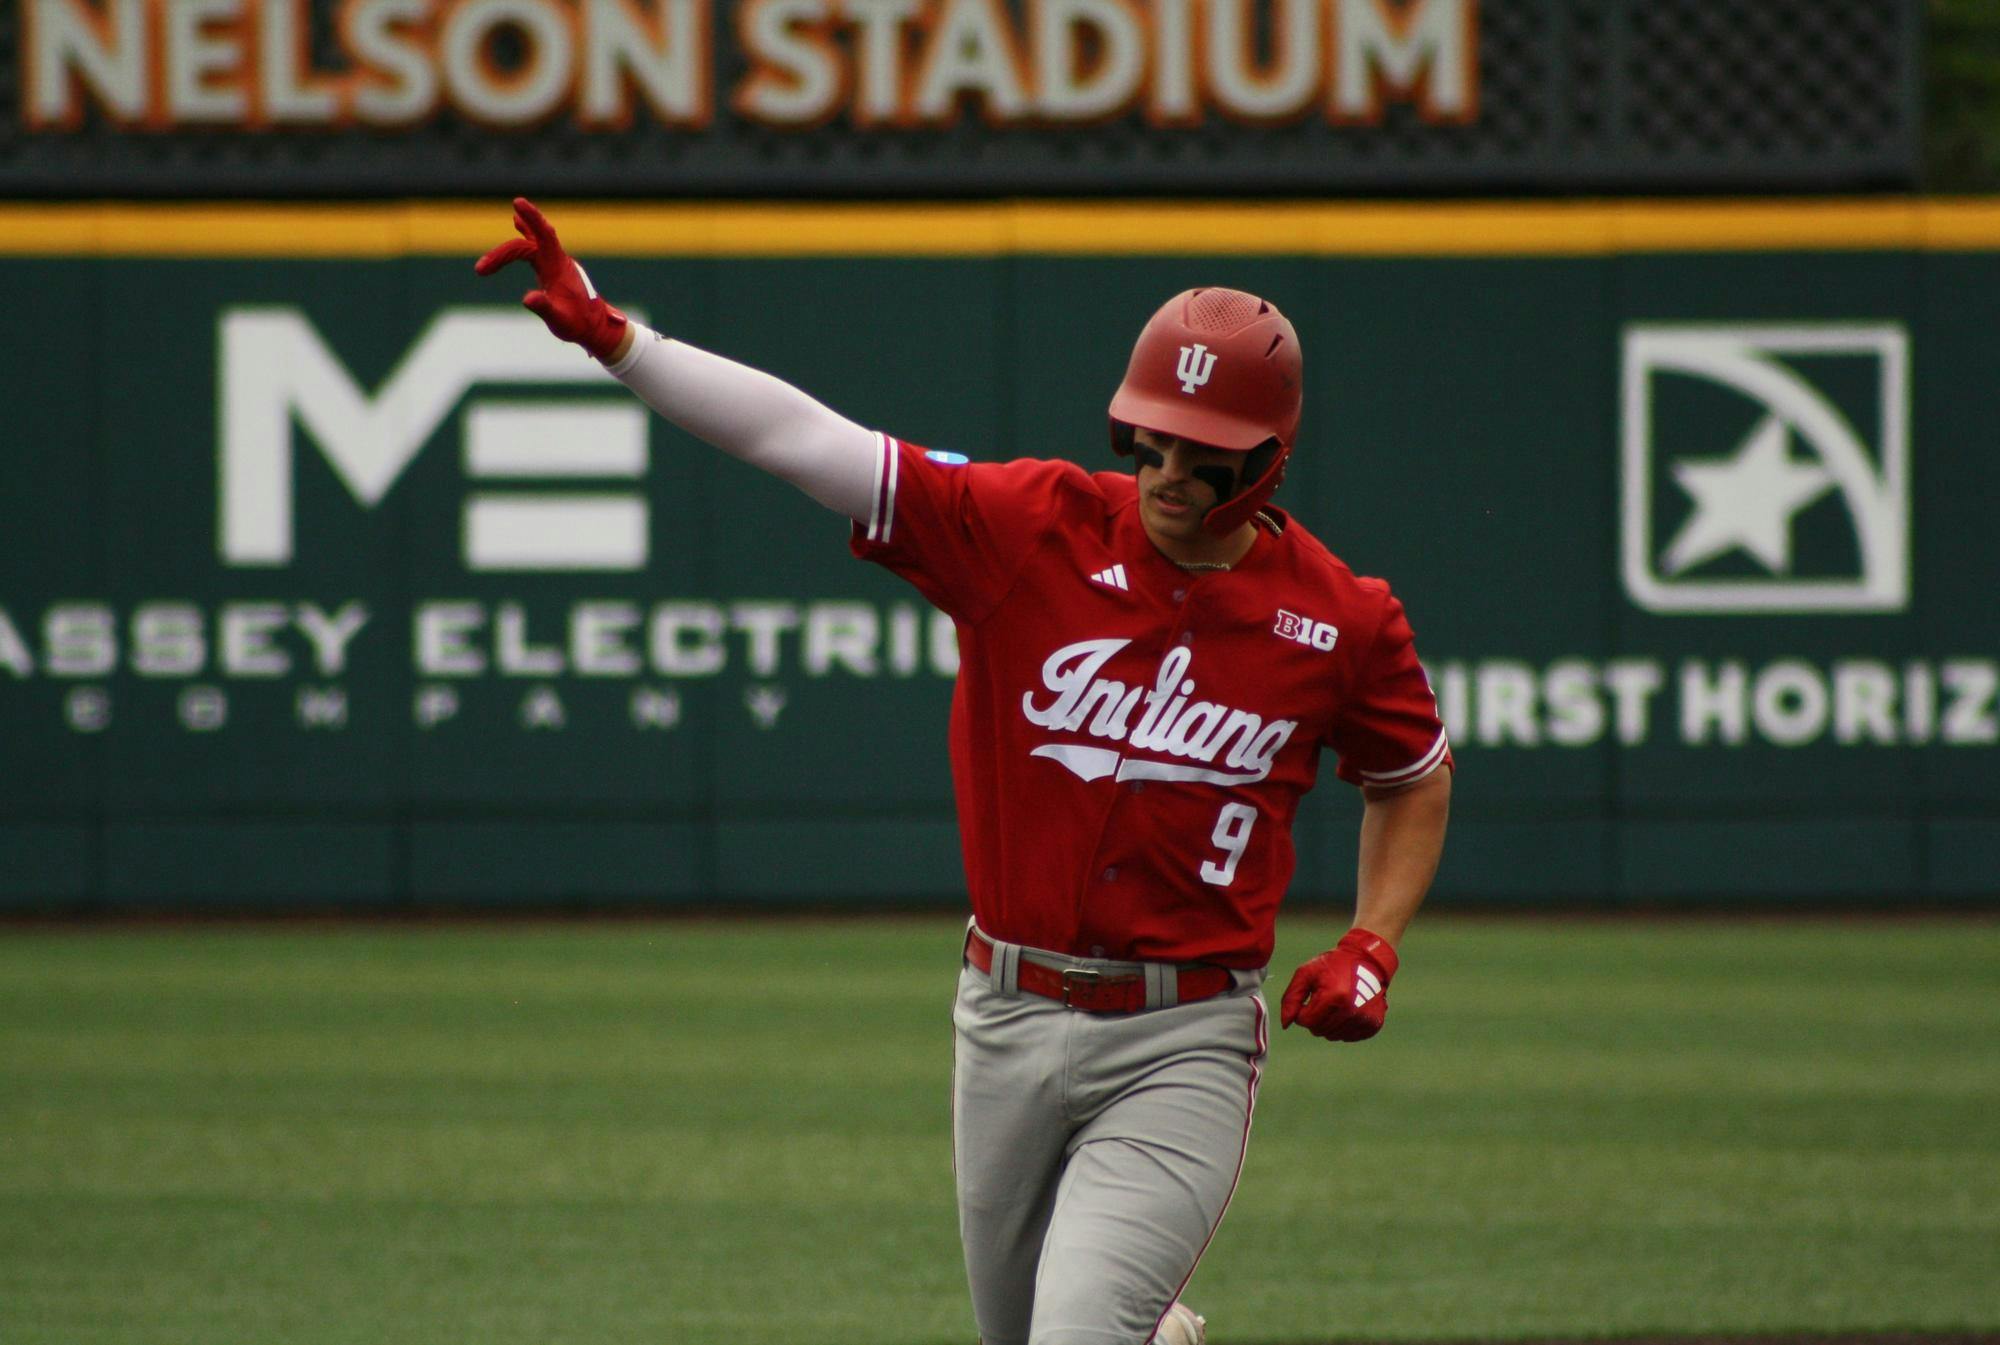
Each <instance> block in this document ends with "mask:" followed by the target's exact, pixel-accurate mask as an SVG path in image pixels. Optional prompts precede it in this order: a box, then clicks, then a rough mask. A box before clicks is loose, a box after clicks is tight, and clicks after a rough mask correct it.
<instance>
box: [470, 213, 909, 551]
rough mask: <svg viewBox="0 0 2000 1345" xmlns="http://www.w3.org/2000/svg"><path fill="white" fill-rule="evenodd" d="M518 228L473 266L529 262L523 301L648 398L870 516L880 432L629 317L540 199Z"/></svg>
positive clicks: (722, 444) (700, 432)
mask: <svg viewBox="0 0 2000 1345" xmlns="http://www.w3.org/2000/svg"><path fill="white" fill-rule="evenodd" d="M514 227H515V229H516V230H517V231H519V233H520V235H521V236H520V237H519V238H514V239H509V240H508V241H507V242H505V243H502V244H501V245H500V246H499V247H496V248H494V249H493V250H492V251H491V252H489V253H487V254H486V255H485V256H484V257H481V258H480V259H479V261H478V264H477V265H476V266H475V268H474V269H475V270H477V271H478V272H479V274H480V275H483V276H484V275H492V274H493V273H494V272H496V271H498V270H500V269H501V268H502V267H504V266H508V265H510V264H511V263H513V262H517V261H525V262H528V263H530V264H531V265H533V267H534V268H535V278H536V280H537V281H538V282H539V288H537V289H534V290H531V291H529V293H528V294H527V296H526V297H525V298H523V299H522V301H521V302H522V304H523V305H525V306H526V307H527V308H529V309H531V310H532V311H533V312H534V313H535V314H536V315H537V316H539V317H540V318H541V319H542V321H543V322H545V323H547V324H548V328H549V330H550V331H551V332H553V333H555V334H556V335H557V336H559V337H561V338H562V339H563V340H565V341H572V342H575V343H576V344H577V345H580V346H582V347H583V348H584V349H585V350H587V351H589V352H590V354H591V355H593V356H595V357H596V358H597V359H599V360H602V361H604V363H605V365H606V367H608V368H609V369H610V371H611V372H612V373H613V374H614V375H616V376H617V377H618V378H619V379H620V380H621V381H622V382H623V383H624V384H625V386H627V387H629V388H631V389H632V391H633V392H635V393H637V394H638V395H639V397H640V398H641V399H642V400H644V401H645V403H646V404H647V405H648V406H650V407H652V408H653V409H654V410H655V411H657V412H659V413H660V414H661V415H662V416H664V417H666V418H667V419H668V420H670V421H672V422H673V423H674V424H676V425H678V426H680V427H681V428H682V429H684V430H686V431H687V432H688V433H690V434H692V435H694V436H695V437H696V438H698V439H703V440H706V441H707V442H709V443H711V444H713V445H715V446H716V447H717V448H719V449H721V450H722V451H723V452H725V453H727V454H729V455H731V456H732V457H737V458H741V459H743V461H745V462H747V463H749V464H750V465H751V466H753V467H758V468H761V469H763V470H764V471H767V472H770V473H771V474H772V475H774V476H778V477H781V478H783V479H784V480H786V481H789V482H791V483H792V484H793V485H795V486H797V487H798V488H799V489H800V490H802V491H804V492H805V493H806V494H808V495H810V496H812V498H813V499H815V500H818V501H819V502H820V503H821V504H823V505H825V506H826V507H827V508H829V509H832V510H834V511H836V512H838V513H842V514H845V515H847V516H848V517H849V518H851V519H856V520H858V521H860V522H866V521H867V520H868V515H869V510H870V508H871V506H872V504H873V502H874V495H875V469H876V464H877V462H878V461H879V460H880V459H879V454H878V452H877V448H876V439H875V435H874V434H873V432H871V431H869V430H865V429H863V428H862V427H861V426H859V425H857V424H855V423H854V422H853V421H851V420H848V419H847V418H846V417H844V416H842V415H839V414H838V413H836V412H834V411H831V410H829V409H828V408H826V407H825V406H822V405H821V404H820V403H818V402H816V401H814V400H813V399H812V398H811V397H808V396H807V395H806V394H805V393H803V392H800V391H799V390H798V389H797V388H795V387H792V386H791V385H790V384H789V383H786V382H784V381H782V380H781V379H777V378H773V377H772V376H771V375H769V374H766V373H762V372H760V371H759V370H756V369H752V368H750V367H749V366H747V365H742V364H738V363H736V362H735V361H733V360H727V359H724V358H722V357H721V356H720V355H711V354H709V353H708V352H707V351H705V350H700V349H697V348H696V347H694V346H690V345H688V344H686V343H685V342H681V341H675V340H670V339H668V338H665V337H662V336H660V335H659V334H658V333H656V332H653V331H651V330H650V329H648V328H646V327H643V326H641V325H640V324H638V323H636V322H632V321H631V320H629V319H628V318H626V316H625V315H624V314H623V313H621V312H619V311H618V310H617V309H616V308H613V307H612V306H611V305H610V304H608V303H606V302H605V301H604V300H603V299H602V298H600V297H599V296H598V293H597V291H596V289H595V288H593V287H592V286H591V283H590V277H589V276H588V275H586V274H585V273H584V270H583V268H582V267H581V266H579V265H578V264H577V263H576V262H575V261H574V260H572V259H571V258H570V256H569V254H568V253H566V252H564V251H563V246H562V243H561V242H560V240H558V239H557V237H556V231H555V228H554V226H553V225H551V224H550V223H549V222H548V220H547V219H545V218H543V216H542V213H541V211H539V210H537V209H536V208H535V206H534V203H533V202H531V201H529V200H527V199H525V198H521V197H517V198H515V201H514Z"/></svg>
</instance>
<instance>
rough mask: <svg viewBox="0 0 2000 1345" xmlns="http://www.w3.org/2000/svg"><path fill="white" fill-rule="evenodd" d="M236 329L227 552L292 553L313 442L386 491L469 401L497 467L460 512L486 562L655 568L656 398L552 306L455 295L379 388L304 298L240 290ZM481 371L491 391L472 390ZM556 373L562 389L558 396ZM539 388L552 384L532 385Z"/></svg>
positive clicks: (469, 450) (465, 554) (270, 558)
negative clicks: (291, 301) (537, 310)
mask: <svg viewBox="0 0 2000 1345" xmlns="http://www.w3.org/2000/svg"><path fill="white" fill-rule="evenodd" d="M218 346H219V349H218V355H219V359H220V363H221V380H220V381H221V402H222V405H221V406H220V407H219V408H218V412H219V414H218V416H217V420H218V422H219V424H220V429H221V434H220V438H221V443H220V447H219V455H218V456H219V463H218V470H219V473H220V482H219V490H218V498H219V501H220V505H221V518H220V519H219V527H218V532H219V539H218V540H219V544H220V550H221V553H222V559H223V562H224V563H225V564H227V565H230V566H244V567H282V566H287V565H290V564H291V563H292V561H293V558H294V555H295V553H296V550H297V543H296V535H297V534H296V526H295V523H294V518H293V515H294V511H295V505H296V503H297V500H296V488H295V475H296V474H295V471H294V458H295V456H296V455H297V454H298V452H300V451H301V448H302V446H303V445H307V444H309V445H310V446H311V447H313V448H316V449H317V450H318V451H319V452H320V454H321V455H323V456H324V458H325V459H326V463H327V465H328V466H329V467H331V469H332V471H333V474H334V476H336V477H337V478H338V479H339V480H340V482H341V484H342V485H344V486H345V487H346V488H347V492H348V493H349V494H350V495H351V496H352V497H353V500H354V502H355V503H356V504H358V505H359V506H360V507H361V508H362V509H373V508H374V507H375V506H376V505H378V504H380V503H381V502H382V500H383V498H384V497H386V496H387V495H388V493H389V489H390V487H392V486H393V485H395V484H396V482H397V480H398V479H399V478H401V477H402V476H403V474H404V472H405V470H406V469H407V468H408V467H409V466H410V464H411V462H412V461H413V460H414V459H415V458H416V456H417V454H418V453H419V452H420V451H422V450H423V448H424V447H425V445H426V444H428V443H429V442H430V441H431V439H432V438H433V436H435V435H436V434H437V433H438V432H439V431H440V430H441V429H444V428H446V427H447V424H448V422H450V421H451V420H452V418H453V416H454V413H456V412H458V411H459V410H460V408H461V407H463V410H464V414H463V415H460V416H458V417H457V426H458V429H459V432H460V439H461V450H462V459H461V461H462V466H463V471H464V473H465V475H466V476H467V477H468V478H471V479H473V480H476V481H478V482H480V483H481V488H480V489H477V490H471V491H468V492H467V494H466V496H465V499H464V503H463V506H462V512H461V515H460V537H461V543H460V550H461V554H462V558H463V560H464V564H465V567H466V568H467V569H468V570H480V571H517V572H518V571H595V572H600V573H601V572H607V571H609V572H631V571H636V570H642V569H644V568H645V566H646V560H647V554H648V537H649V518H648V509H647V500H646V496H645V492H644V490H643V487H642V484H641V483H642V480H643V478H644V477H645V475H646V469H647V459H648V451H647V437H648V423H649V422H648V416H647V413H646V409H645V408H644V407H642V406H639V405H638V404H636V403H635V402H634V401H633V400H632V399H631V398H630V397H629V396H626V395H624V393H623V391H622V389H620V388H619V387H618V386H617V384H616V383H615V382H614V381H613V380H612V378H611V377H610V375H609V374H607V373H605V372H604V369H603V367H602V366H601V365H599V364H598V363H597V362H596V361H594V360H584V359H578V358H577V354H576V351H575V350H574V349H572V348H570V347H568V346H566V345H564V344H563V343H562V342H560V341H554V340H551V339H550V338H549V335H548V333H547V332H546V331H544V330H543V329H542V325H541V323H540V322H539V321H538V320H537V319H535V318H534V317H532V316H530V315H528V314H526V313H517V312H514V311H512V310H510V309H496V308H451V309H446V310H445V311H443V312H442V313H440V314H439V315H438V316H437V317H436V318H435V319H434V320H433V321H432V322H431V323H430V325H429V326H428V327H426V328H425V329H424V331H423V332H422V333H421V334H420V335H419V336H418V337H417V340H416V343H415V344H414V345H412V346H411V347H410V348H409V350H408V351H407V352H405V354H404V355H403V357H402V359H401V361H400V362H399V363H397V365H396V366H395V368H393V369H392V370H391V371H390V372H389V374H388V376H387V377H386V378H384V379H383V380H382V382H381V384H380V385H379V386H378V387H377V388H376V389H375V390H374V391H373V392H372V393H370V392H369V391H367V390H366V389H365V388H363V387H362V386H361V385H360V383H358V382H357V381H356V379H355V378H354V377H353V376H352V375H351V373H350V372H349V370H348V367H347V365H346V364H345V363H343V362H342V360H341V358H340V356H339V355H338V354H336V353H335V352H334V351H333V350H331V349H329V348H328V346H327V344H326V342H325V341H324V340H322V339H321V336H320V333H319V332H318V330H317V329H316V328H315V327H314V326H313V323H312V321H311V319H309V318H307V317H306V315H305V314H304V313H302V312H300V311H298V310H297V309H295V308H262V307H242V308H231V309H229V310H227V311H225V312H224V313H223V315H222V320H221V330H220V333H219V340H218ZM481 385H485V387H486V388H487V389H488V390H489V395H483V396H472V397H471V398H470V399H469V400H468V395H469V394H472V393H473V392H474V389H475V388H478V387H480V386H481ZM550 389H561V390H562V391H561V394H560V395H559V396H555V397H550V396H548V395H547V391H548V390H550ZM531 390H533V391H538V392H541V393H542V395H541V396H539V397H534V398H532V399H531V398H529V397H526V396H524V395H523V394H524V393H528V392H530V391H531ZM493 393H498V394H501V395H497V396H496V395H491V394H493ZM509 394H511V395H509ZM295 431H296V432H295Z"/></svg>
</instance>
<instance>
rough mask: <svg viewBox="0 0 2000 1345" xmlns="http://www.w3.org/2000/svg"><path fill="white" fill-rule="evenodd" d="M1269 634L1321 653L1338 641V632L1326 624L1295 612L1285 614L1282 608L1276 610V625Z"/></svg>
mask: <svg viewBox="0 0 2000 1345" xmlns="http://www.w3.org/2000/svg"><path fill="white" fill-rule="evenodd" d="M1271 632H1272V634H1274V635H1282V636H1284V637H1285V638H1286V639H1287V640H1290V641H1292V642H1294V643H1295V644H1302V645H1304V646H1305V647H1306V648H1308V649H1318V650H1320V651H1322V652H1324V651H1326V650H1329V649H1332V648H1333V646H1334V642H1335V641H1336V640H1338V639H1340V632H1339V630H1337V629H1336V628H1334V627H1332V626H1329V625H1328V624H1327V623H1326V622H1324V621H1315V620H1313V619H1312V618H1311V617H1309V616H1300V615H1299V614H1298V613H1297V612H1287V611H1286V610H1285V609H1284V608H1282V607H1280V608H1279V609H1278V624H1277V625H1275V626H1273V627H1271Z"/></svg>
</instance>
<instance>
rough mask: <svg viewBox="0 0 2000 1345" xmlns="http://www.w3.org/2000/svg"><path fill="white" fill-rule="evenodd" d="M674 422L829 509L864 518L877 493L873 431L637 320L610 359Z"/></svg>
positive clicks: (783, 384) (644, 397)
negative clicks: (622, 349)
mask: <svg viewBox="0 0 2000 1345" xmlns="http://www.w3.org/2000/svg"><path fill="white" fill-rule="evenodd" d="M607 367H609V369H610V370H611V372H612V373H613V374H614V375H616V376H617V378H618V380H619V381H620V382H622V383H623V384H624V385H625V386H626V387H628V388H630V389H632V391H633V392H635V393H637V394H639V397H640V399H641V400H642V401H644V402H645V403H646V405H648V406H650V407H652V408H653V409H654V410H655V411H657V412H659V413H660V414H661V415H662V416H665V417H666V418H667V419H668V420H670V421H672V422H673V423H674V424H676V425H678V426H680V427H681V428H682V429H684V430H686V431H687V432H688V433H689V434H692V435H694V436H695V437H696V438H697V439H705V440H707V441H708V442H709V443H711V444H714V445H715V446H716V447H717V448H719V449H721V450H722V451H723V452H725V453H727V454H729V455H730V456H731V457H736V458H741V459H743V461H745V462H747V463H749V464H750V465H751V466H753V467H760V468H762V469H763V470H765V471H767V472H769V473H771V474H772V475H773V476H778V477H782V478H783V479H784V480H786V481H789V482H791V483H792V484H793V485H795V486H797V487H798V488H799V489H800V490H802V491H804V492H805V493H806V494H808V495H810V496H812V497H813V498H814V499H815V500H818V501H819V502H820V503H821V504H823V505H825V506H826V507H827V508H829V509H832V510H834V511H835V512H837V513H842V514H845V515H847V516H848V517H849V518H851V519H856V520H859V521H860V522H863V523H866V522H867V521H868V514H869V510H870V508H871V507H872V506H873V503H874V495H875V467H876V459H877V454H878V451H879V450H878V449H877V447H876V439H875V434H874V432H873V431H872V430H864V429H863V428H861V426H859V425H857V424H855V423H854V422H853V421H851V420H849V419H847V418H846V417H845V416H842V415H839V414H837V413H836V412H833V411H830V410H828V409H827V408H826V407H824V406H822V405H820V404H819V403H818V402H816V401H814V400H813V399H812V398H811V397H808V396H807V395H806V394H805V393H803V392H800V391H799V390H798V389H797V388H795V387H793V386H792V385H791V384H789V383H787V382H785V381H783V380H782V379H778V378H773V377H772V376H771V375H770V374H767V373H764V372H762V371H761V370H757V369H752V368H750V367H749V366H748V365H743V364H738V363H736V362H735V361H734V360H726V359H724V358H723V357H722V356H720V355H711V354H710V353H709V352H708V351H706V350H701V349H699V348H697V347H695V346H691V345H688V344H687V343H686V342H684V341H675V340H671V339H669V338H666V337H663V336H661V335H660V334H659V333H657V332H655V331H652V330H651V329H650V328H647V327H643V326H641V325H639V324H638V323H636V322H635V323H633V324H632V348H631V350H629V351H627V352H626V353H625V357H624V358H623V359H621V360H619V361H618V362H617V363H615V364H612V365H609V366H607Z"/></svg>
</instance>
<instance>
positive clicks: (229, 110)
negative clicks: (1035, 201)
mask: <svg viewBox="0 0 2000 1345" xmlns="http://www.w3.org/2000/svg"><path fill="white" fill-rule="evenodd" d="M1916 15H1917V9H1916V7H1915V6H1911V5H1907V4H1903V3H1901V2H1900V0H1857V2H1856V3H1852V4H1846V5H1841V6H1838V7H1836V8H1834V9H1832V10H1827V9H1825V7H1819V6H1813V5H1811V4H1809V3H1808V0H1795V2H1794V3H1788V4H1774V5H1764V6H1744V7H1737V8H1735V9H1730V10H1729V11H1728V12H1727V13H1720V12H1716V11H1715V10H1714V8H1713V7H1690V6H1668V5H1640V4H1631V3H1610V4H1606V3H1602V2H1601V0H1558V2H1557V3H1553V4H1552V3H1547V2H1546V0H1214V3H1197V0H1146V3H1143V4H1140V3H1132V0H740V3H734V4H725V3H718V2H717V0H461V2H459V3H444V2H443V0H350V3H346V4H342V5H338V6H321V5H310V4H307V3H306V2H305V0H185V2H183V0H172V2H171V3H169V0H21V3H20V4H19V5H17V6H14V7H11V12H10V13H7V14H4V15H0V27H4V26H5V25H6V23H7V21H8V19H9V18H11V21H12V26H13V28H14V31H13V33H12V37H13V42H12V43H11V49H12V50H13V51H14V52H15V53H16V56H15V58H14V68H13V70H12V71H11V72H10V73H11V75H12V78H13V79H14V81H15V85H16V89H17V92H18V97H17V98H15V99H14V100H12V101H11V104H10V112H9V113H8V116H9V117H10V118H11V120H10V121H6V122H0V186H5V187H8V188H12V189H14V190H22V191H32V192H41V193H48V194H93V193H94V194H109V193H118V194H135V193H136V194H150V193H165V194H173V195H183V194H186V193H189V192H195V193H211V194H218V195H230V194H234V195H251V194H255V195H268V194H272V193H326V192H340V193H347V194H355V193H359V194H371V195H379V194H408V193H413V192H420V193H437V192H492V191H495V190H499V191H512V190H515V189H517V188H530V187H531V188H533V189H535V190H539V191H550V190H564V191H571V192H591V193H598V194H613V195H627V194H644V195H661V194H673V195H695V194H715V193H736V194H797V193H812V194H822V195H824V194H837V193H846V192H861V193H879V192H883V191H909V192H917V191H920V192H929V193H937V192H950V193H987V192H1021V191H1061V192H1083V193H1091V192H1103V191H1174V192H1180V191H1187V190H1190V189H1192V190H1239V191H1252V190H1329V189H1335V188H1346V187H1368V188H1378V189H1379V188H1411V187H1427V186H1436V187H1453V186H1456V187H1467V186H1479V187H1484V188H1492V187H1495V186H1506V185H1514V186H1531V185H1532V186H1537V187H1545V186H1549V185H1556V184H1560V185H1567V186H1571V187H1579V186H1612V187H1619V186H1632V185H1639V184H1646V183H1653V184H1674V185H1683V186H1684V185H1700V184H1703V183H1707V184H1712V185H1724V184H1729V183H1745V182H1757V183H1759V184H1762V185H1764V186H1767V187H1768V186H1770V185H1773V184H1787V185H1792V186H1798V187H1811V186H1820V187H1828V186H1838V185H1853V184H1866V183H1872V184H1878V185H1883V184H1904V185H1907V184H1908V183H1910V182H1911V181H1913V180H1914V176H1913V175H1914V171H1915V165H1916V135H1915V132H1916V107H1917V99H1916V76H1915V72H1916V70H1917V61H1916V50H1917V41H1918V29H1917V17H1916ZM1804 24H1809V25H1810V28H1811V30H1812V32H1813V33H1814V35H1815V37H1814V41H1813V42H1811V43H1809V44H1799V43H1796V42H1794V41H1792V40H1791V36H1790V33H1791V29H1792V27H1794V26H1797V25H1804Z"/></svg>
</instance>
